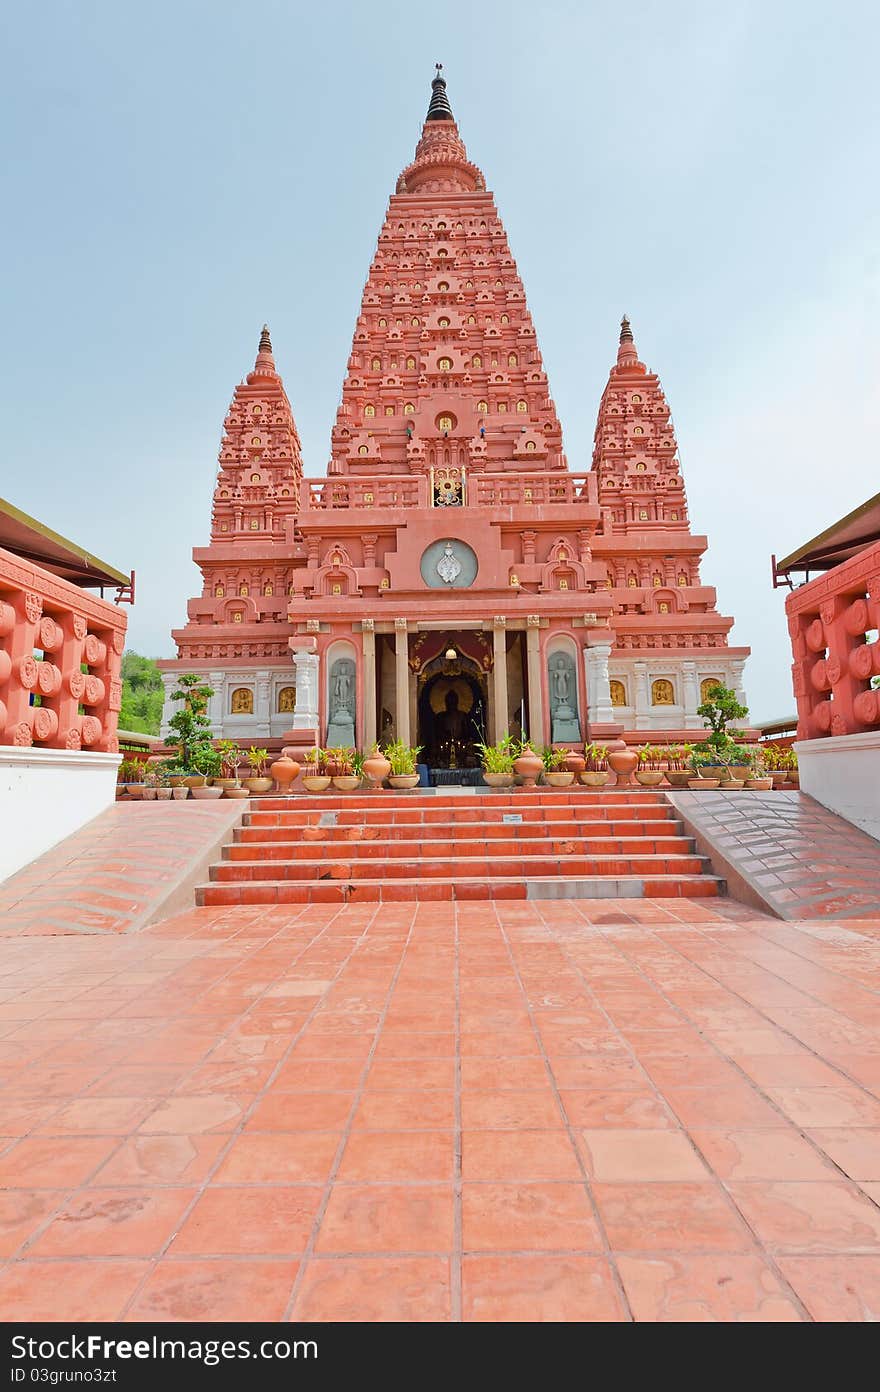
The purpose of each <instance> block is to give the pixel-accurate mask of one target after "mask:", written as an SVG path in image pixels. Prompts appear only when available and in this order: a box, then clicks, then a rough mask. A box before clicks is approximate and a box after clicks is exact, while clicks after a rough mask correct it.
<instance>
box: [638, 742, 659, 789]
mask: <svg viewBox="0 0 880 1392" xmlns="http://www.w3.org/2000/svg"><path fill="white" fill-rule="evenodd" d="M664 757H665V756H664V753H663V750H662V749H661V748H660V747H659V745H656V744H643V745H642V747H641V749H640V750H639V766H638V768H637V769H636V780H637V781H638V782H639V783H641V785H642V787H643V788H657V787H659V785H660V784H661V783H662V782H663V777H664V773H663V760H664Z"/></svg>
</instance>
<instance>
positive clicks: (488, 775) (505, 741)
mask: <svg viewBox="0 0 880 1392" xmlns="http://www.w3.org/2000/svg"><path fill="white" fill-rule="evenodd" d="M474 748H475V749H476V751H477V753H478V754H479V756H480V758H481V759H482V761H483V782H484V783H486V784H487V786H488V787H490V788H512V787H513V761H514V758H515V757H516V745H515V743H514V740H513V737H512V736H511V735H502V736H501V739H500V740H496V742H495V743H494V744H475V745H474Z"/></svg>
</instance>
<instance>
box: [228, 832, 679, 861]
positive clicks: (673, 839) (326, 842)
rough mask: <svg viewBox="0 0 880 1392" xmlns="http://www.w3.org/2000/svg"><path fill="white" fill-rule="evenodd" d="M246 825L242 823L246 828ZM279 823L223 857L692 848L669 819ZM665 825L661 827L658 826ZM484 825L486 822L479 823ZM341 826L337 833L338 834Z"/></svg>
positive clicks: (650, 852) (668, 850)
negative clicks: (431, 826)
mask: <svg viewBox="0 0 880 1392" xmlns="http://www.w3.org/2000/svg"><path fill="white" fill-rule="evenodd" d="M245 830H246V828H245ZM272 830H277V828H267V832H266V834H263V835H260V834H256V835H248V837H246V838H245V837H242V838H241V839H238V841H235V842H233V844H231V845H228V846H224V849H223V859H224V860H253V859H255V857H256V856H259V857H260V859H263V860H304V859H305V860H308V859H313V857H315V855H316V852H317V848H319V846H320V848H323V851H324V853H327V855H329V853H337V852H338V853H344V855H351V856H369V857H370V859H373V860H376V859H382V857H386V856H388V857H397V856H426V857H433V856H446V855H448V853H450V848H451V846H453V845H454V848H455V855H457V856H480V855H483V856H485V855H490V856H497V855H517V856H535V855H542V852H543V853H549V852H551V851H553V852H556V853H558V855H571V853H581V855H583V853H585V852H586V851H588V849H589V853H590V855H597V856H602V855H666V856H670V855H671V856H675V855H688V853H691V852H692V851H693V841H692V838H691V837H682V835H675V824H674V823H673V824H671V831H670V835H659V834H657V832H656V831H654V828H653V824H652V831H650V835H646V837H635V835H629V837H585V835H583V832H582V831H578V830H576V828H572V830H571V831H569V832H568V834H565V832H563V831H557V830H556V828H554V830H553V835H547V832H546V830H544V828H539V831H532V832H531V834H528V835H518V834H517V832H522V830H524V828H521V827H504V828H500V830H503V831H504V832H507V835H505V837H504V838H501V837H489V835H486V837H480V838H478V837H476V835H473V837H468V838H459V837H458V835H457V837H455V838H450V837H430V838H425V839H418V838H414V837H412V835H411V834H409V835H408V837H405V838H404V837H402V835H398V837H394V835H391V834H390V828H384V827H383V828H376V830H380V832H382V834H380V835H379V837H375V835H361V834H359V832H362V831H365V832H369V831H370V830H373V828H361V827H344V828H338V827H309V828H304V830H308V831H309V832H311V835H309V837H308V839H302V838H298V839H291V831H290V828H287V834H285V837H284V839H280V838H277V839H276V838H274V837H272V838H270V839H266V835H267V834H269V832H270V831H272ZM660 830H663V828H660ZM483 831H486V828H483ZM340 832H341V834H340Z"/></svg>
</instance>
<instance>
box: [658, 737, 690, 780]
mask: <svg viewBox="0 0 880 1392" xmlns="http://www.w3.org/2000/svg"><path fill="white" fill-rule="evenodd" d="M693 752H694V747H693V745H692V744H668V745H667V746H666V748H665V750H664V751H663V753H664V755H665V757H666V770H665V772H666V781H667V783H668V784H669V785H670V787H672V788H686V787H687V785H688V779H689V778H690V777H691V776H692V775H691V773H690V771H689V765H690V758H691V755H692V754H693Z"/></svg>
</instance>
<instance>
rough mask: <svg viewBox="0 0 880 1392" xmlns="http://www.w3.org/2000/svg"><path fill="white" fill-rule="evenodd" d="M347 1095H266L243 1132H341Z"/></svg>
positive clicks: (347, 1109)
mask: <svg viewBox="0 0 880 1392" xmlns="http://www.w3.org/2000/svg"><path fill="white" fill-rule="evenodd" d="M353 1101H354V1094H353V1093H350V1092H326V1093H320V1092H269V1093H267V1094H266V1095H265V1097H262V1098H261V1099H260V1100H259V1101H258V1102H257V1104H256V1106H255V1107H254V1109H253V1111H252V1112H251V1114H250V1116H249V1117H248V1118H247V1121H246V1122H245V1130H246V1131H342V1130H344V1128H345V1126H346V1124H347V1122H348V1118H349V1115H350V1113H351V1108H352V1103H353Z"/></svg>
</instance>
